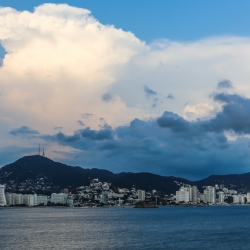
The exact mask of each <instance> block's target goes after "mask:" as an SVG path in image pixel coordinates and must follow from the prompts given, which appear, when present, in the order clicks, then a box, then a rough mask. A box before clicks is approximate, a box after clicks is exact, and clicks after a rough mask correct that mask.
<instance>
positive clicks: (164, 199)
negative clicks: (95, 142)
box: [0, 179, 250, 207]
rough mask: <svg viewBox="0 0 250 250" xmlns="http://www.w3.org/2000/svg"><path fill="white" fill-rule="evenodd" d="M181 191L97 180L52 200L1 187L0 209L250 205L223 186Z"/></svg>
mask: <svg viewBox="0 0 250 250" xmlns="http://www.w3.org/2000/svg"><path fill="white" fill-rule="evenodd" d="M178 185H179V186H180V188H179V190H178V191H176V194H175V195H169V196H168V195H165V196H162V195H161V192H160V191H156V190H152V192H146V191H145V190H137V189H136V188H135V186H132V187H131V188H129V189H128V188H118V187H114V186H113V185H112V184H111V183H109V182H101V181H99V180H98V179H93V180H91V181H90V184H89V185H88V186H81V187H78V188H77V189H76V193H72V192H71V190H69V189H67V188H65V189H64V190H61V192H60V193H52V194H51V195H50V196H47V195H37V194H21V193H5V186H3V185H0V206H21V205H26V206H38V205H45V206H46V205H58V204H60V205H67V206H83V207H85V206H87V207H95V206H104V205H110V206H116V205H117V206H120V205H134V204H135V203H137V202H138V201H143V200H151V201H154V202H156V204H163V205H164V204H165V205H167V204H172V205H173V204H176V205H178V204H183V203H184V204H197V203H204V204H210V205H214V204H227V203H231V204H232V203H233V204H245V203H250V193H247V194H241V193H238V192H237V191H236V190H232V189H228V188H226V187H224V185H215V186H205V187H202V189H203V190H202V192H200V190H199V189H198V188H197V187H196V186H190V185H186V184H184V183H178Z"/></svg>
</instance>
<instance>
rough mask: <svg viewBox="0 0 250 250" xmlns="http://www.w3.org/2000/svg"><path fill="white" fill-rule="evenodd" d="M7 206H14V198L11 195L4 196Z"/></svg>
mask: <svg viewBox="0 0 250 250" xmlns="http://www.w3.org/2000/svg"><path fill="white" fill-rule="evenodd" d="M5 197H6V203H7V206H12V205H15V197H14V195H13V194H5Z"/></svg>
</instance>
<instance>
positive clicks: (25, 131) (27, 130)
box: [10, 126, 40, 137]
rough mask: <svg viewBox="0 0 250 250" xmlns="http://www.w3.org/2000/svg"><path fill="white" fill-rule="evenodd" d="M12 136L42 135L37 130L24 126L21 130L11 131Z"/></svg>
mask: <svg viewBox="0 0 250 250" xmlns="http://www.w3.org/2000/svg"><path fill="white" fill-rule="evenodd" d="M10 134H11V135H15V136H23V137H25V136H30V135H39V134H40V133H39V132H38V131H36V130H32V129H30V128H29V127H27V126H22V127H20V128H17V129H13V130H11V131H10Z"/></svg>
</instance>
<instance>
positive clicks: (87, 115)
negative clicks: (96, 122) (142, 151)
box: [82, 113, 93, 118]
mask: <svg viewBox="0 0 250 250" xmlns="http://www.w3.org/2000/svg"><path fill="white" fill-rule="evenodd" d="M90 116H93V114H90V113H85V114H82V117H83V118H88V117H90Z"/></svg>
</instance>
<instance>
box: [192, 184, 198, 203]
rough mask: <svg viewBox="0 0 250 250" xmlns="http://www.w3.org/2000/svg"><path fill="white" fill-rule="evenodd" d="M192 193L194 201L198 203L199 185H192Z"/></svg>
mask: <svg viewBox="0 0 250 250" xmlns="http://www.w3.org/2000/svg"><path fill="white" fill-rule="evenodd" d="M191 190H192V193H191V195H192V200H191V201H192V202H194V203H197V198H198V190H197V187H196V186H193V187H192V189H191Z"/></svg>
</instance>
